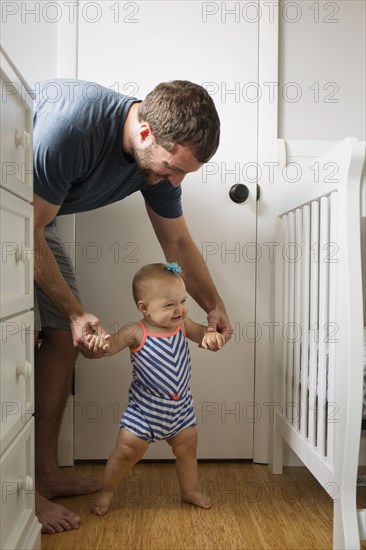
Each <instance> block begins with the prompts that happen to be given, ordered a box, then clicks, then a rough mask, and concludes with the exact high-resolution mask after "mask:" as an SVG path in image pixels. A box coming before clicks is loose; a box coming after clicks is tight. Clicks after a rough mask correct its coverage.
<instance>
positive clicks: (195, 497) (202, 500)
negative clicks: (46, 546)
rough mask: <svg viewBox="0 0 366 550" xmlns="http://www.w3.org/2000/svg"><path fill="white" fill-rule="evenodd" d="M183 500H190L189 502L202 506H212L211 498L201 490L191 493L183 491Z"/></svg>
mask: <svg viewBox="0 0 366 550" xmlns="http://www.w3.org/2000/svg"><path fill="white" fill-rule="evenodd" d="M182 500H183V502H188V503H189V504H194V505H195V506H199V507H200V508H211V506H212V502H211V499H210V498H209V497H208V496H207V495H204V494H203V493H200V492H199V491H192V492H191V493H182Z"/></svg>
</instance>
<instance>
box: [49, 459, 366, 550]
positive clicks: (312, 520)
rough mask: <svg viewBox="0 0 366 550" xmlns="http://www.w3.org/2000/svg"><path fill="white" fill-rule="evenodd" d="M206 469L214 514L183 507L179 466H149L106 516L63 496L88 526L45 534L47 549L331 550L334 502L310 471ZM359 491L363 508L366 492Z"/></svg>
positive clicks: (243, 466)
mask: <svg viewBox="0 0 366 550" xmlns="http://www.w3.org/2000/svg"><path fill="white" fill-rule="evenodd" d="M103 469H104V465H103V464H94V465H84V464H83V465H78V466H75V467H73V468H69V469H68V470H69V471H71V472H73V473H75V474H76V475H82V476H84V477H100V476H101V475H102V472H103ZM199 469H200V480H201V485H202V489H203V490H204V491H205V492H206V493H207V494H210V496H211V498H212V500H213V502H214V506H213V507H212V508H211V510H202V509H199V508H196V507H194V506H190V505H188V504H183V503H181V501H180V496H179V489H178V484H177V481H176V477H175V467H174V464H173V463H172V462H164V463H163V462H144V463H140V464H138V465H137V466H136V467H135V468H134V469H133V471H132V472H130V474H129V476H128V478H127V479H126V481H125V482H124V483H123V484H122V485H121V486H120V488H119V490H118V491H117V493H116V497H115V499H114V501H113V504H112V507H111V510H110V512H109V513H108V514H107V515H106V516H104V517H102V518H96V517H95V516H93V515H92V514H90V513H89V507H90V505H91V503H92V502H93V500H94V499H95V495H88V496H81V497H72V498H68V499H66V498H63V499H57V502H59V503H62V504H63V505H65V506H67V507H68V508H70V509H72V510H73V511H74V512H75V513H78V514H80V516H81V518H82V524H81V526H80V528H79V529H78V530H76V531H71V532H65V533H61V534H57V535H43V536H42V549H43V550H73V549H75V550H76V549H78V550H79V549H80V550H94V549H95V550H112V549H113V550H115V549H117V548H123V549H126V550H136V549H139V550H140V549H141V550H142V549H143V550H165V549H166V550H171V549H172V548H174V549H177V550H180V549H182V550H183V549H184V550H196V549H197V550H198V549H199V550H206V549H207V550H212V549H215V550H244V549H253V550H254V549H255V550H259V549H278V550H280V549H281V550H285V549H288V550H290V549H291V550H293V549H306V550H311V549H314V550H315V549H316V550H320V549H329V548H331V540H332V501H331V499H330V497H329V496H328V495H327V493H326V492H325V491H324V490H323V489H322V487H321V486H320V485H319V483H318V482H317V481H316V480H315V478H314V477H313V476H312V475H311V474H310V472H309V471H308V470H307V469H306V468H294V467H292V468H285V469H284V475H282V476H278V475H273V474H272V473H271V471H270V468H269V467H268V466H266V465H259V464H252V463H250V462H200V463H199ZM363 470H364V471H365V470H366V469H365V468H364V469H363ZM360 473H362V471H360ZM360 489H363V493H361V491H360V502H359V505H360V506H364V505H365V502H366V488H360ZM361 548H362V550H366V543H362V545H361Z"/></svg>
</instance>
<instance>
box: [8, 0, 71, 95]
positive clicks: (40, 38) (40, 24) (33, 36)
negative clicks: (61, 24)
mask: <svg viewBox="0 0 366 550" xmlns="http://www.w3.org/2000/svg"><path fill="white" fill-rule="evenodd" d="M48 4H50V5H49V6H48V7H47V5H48ZM51 4H52V5H54V6H52V5H51ZM56 5H57V4H56V2H51V3H48V2H44V1H41V2H30V1H20V0H12V1H11V2H8V1H6V0H4V1H2V2H1V43H2V46H3V47H4V49H5V51H6V52H7V53H8V55H9V56H10V58H11V59H12V60H13V62H14V63H15V65H16V66H17V67H18V69H19V71H20V72H21V74H22V75H23V76H24V78H25V79H26V80H27V82H28V83H29V84H30V85H31V87H33V86H34V85H35V83H36V82H38V81H40V80H43V79H45V78H52V77H54V76H56V74H57V46H58V37H57V21H56V19H57V18H58V17H59V16H60V13H59V12H58V10H57V8H56V7H55V6H56ZM52 21H54V22H52Z"/></svg>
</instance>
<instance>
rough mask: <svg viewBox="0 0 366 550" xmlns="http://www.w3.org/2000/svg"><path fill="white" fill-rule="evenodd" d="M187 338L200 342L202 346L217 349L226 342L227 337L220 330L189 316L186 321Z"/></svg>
mask: <svg viewBox="0 0 366 550" xmlns="http://www.w3.org/2000/svg"><path fill="white" fill-rule="evenodd" d="M184 325H185V331H186V335H187V338H189V339H190V340H192V341H193V342H197V344H200V345H201V347H202V348H204V349H209V350H212V351H216V350H218V349H221V348H222V347H223V346H224V344H225V338H224V337H223V335H222V334H220V333H219V332H216V331H215V330H212V329H211V328H210V327H205V326H203V325H200V324H198V323H196V322H195V321H192V319H189V317H187V318H186V319H185V321H184Z"/></svg>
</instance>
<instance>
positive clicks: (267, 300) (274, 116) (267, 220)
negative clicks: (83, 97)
mask: <svg viewBox="0 0 366 550" xmlns="http://www.w3.org/2000/svg"><path fill="white" fill-rule="evenodd" d="M77 3H78V4H79V0H77ZM246 3H248V2H247V0H246ZM256 3H257V18H258V24H259V29H258V52H259V55H258V72H257V74H258V131H257V135H258V137H257V159H256V163H257V168H258V169H257V183H258V185H259V190H260V196H259V200H258V202H257V252H258V253H257V262H256V289H255V292H256V305H255V320H254V321H255V323H256V327H257V330H256V333H257V337H256V342H255V359H254V376H255V383H254V396H253V401H254V403H255V410H256V413H257V414H256V415H255V421H254V422H253V461H254V462H260V463H268V462H269V461H270V459H271V456H270V440H271V431H272V430H271V426H272V413H273V406H274V405H273V373H272V368H271V365H272V363H271V357H272V355H273V353H272V350H273V342H272V338H271V336H272V331H271V327H272V324H271V323H272V322H273V319H274V290H273V288H274V287H273V282H274V264H273V261H272V258H271V255H270V252H271V247H270V243H271V242H272V241H273V237H274V235H275V229H274V221H273V217H272V211H271V208H272V207H273V204H274V203H273V199H274V193H273V185H271V178H270V177H269V176H270V172H269V164H268V163H270V162H271V145H272V142H273V140H274V139H277V135H278V97H277V95H276V93H273V92H274V91H275V92H276V91H277V90H278V83H279V76H278V74H279V71H278V66H279V14H280V9H279V0H256ZM251 4H254V2H251ZM78 23H79V18H78V10H75V17H74V19H73V21H66V19H65V20H60V21H59V22H58V29H57V31H58V55H57V61H58V64H57V75H58V76H59V77H63V78H65V77H66V78H77V77H78V42H79V32H78V31H79V25H78ZM267 176H268V177H267ZM67 225H68V227H67V232H68V236H69V237H70V235H74V240H75V218H74V216H68V220H67ZM65 229H66V228H65ZM266 255H267V257H266ZM257 381H259V382H260V383H259V382H257ZM69 438H70V433H68V436H67V440H65V439H64V437H63V435H62V432H61V434H60V439H59V447H60V448H61V449H62V448H63V446H64V444H66V443H67V445H68V446H69V447H70V440H69Z"/></svg>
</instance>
